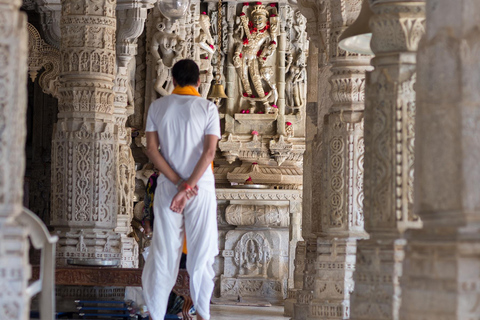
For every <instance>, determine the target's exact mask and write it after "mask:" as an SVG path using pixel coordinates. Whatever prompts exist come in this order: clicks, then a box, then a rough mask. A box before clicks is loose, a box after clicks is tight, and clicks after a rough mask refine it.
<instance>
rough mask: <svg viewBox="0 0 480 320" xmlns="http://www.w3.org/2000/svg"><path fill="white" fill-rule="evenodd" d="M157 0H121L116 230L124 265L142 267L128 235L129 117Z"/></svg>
mask: <svg viewBox="0 0 480 320" xmlns="http://www.w3.org/2000/svg"><path fill="white" fill-rule="evenodd" d="M151 7H153V1H152V0H150V1H148V0H144V1H132V0H118V1H117V8H116V9H117V24H118V26H119V27H118V30H117V75H116V78H115V87H114V90H115V102H114V105H115V111H114V118H115V124H116V125H117V127H118V148H119V149H118V152H119V158H118V167H117V178H118V181H117V183H118V185H117V196H118V216H117V227H116V229H115V231H116V232H118V233H119V234H120V236H121V242H122V247H121V248H122V250H121V253H122V262H121V264H122V267H125V268H136V267H138V244H137V242H136V241H135V239H134V238H129V237H127V234H128V233H129V232H130V231H131V226H130V222H131V220H132V218H133V195H134V192H135V161H134V159H133V155H132V149H131V147H130V144H131V129H130V128H127V127H126V126H125V125H126V122H127V118H128V117H129V116H130V115H132V114H133V111H134V97H133V95H134V93H133V86H132V84H131V81H132V74H133V75H134V73H135V71H134V70H135V68H134V66H133V65H132V64H131V63H132V61H134V60H133V58H134V57H135V54H136V53H137V38H138V37H139V36H140V35H141V34H142V32H143V28H144V25H145V19H146V18H147V10H148V8H151Z"/></svg>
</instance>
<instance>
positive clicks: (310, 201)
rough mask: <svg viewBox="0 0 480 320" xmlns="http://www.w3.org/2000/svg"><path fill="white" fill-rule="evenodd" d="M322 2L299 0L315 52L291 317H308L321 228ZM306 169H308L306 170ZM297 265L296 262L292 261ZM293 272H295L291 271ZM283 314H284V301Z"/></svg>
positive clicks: (326, 87)
mask: <svg viewBox="0 0 480 320" xmlns="http://www.w3.org/2000/svg"><path fill="white" fill-rule="evenodd" d="M325 6H326V3H325V1H320V2H314V1H299V10H300V11H301V12H302V14H303V15H304V16H305V17H306V19H307V32H308V35H309V37H310V41H311V44H312V45H314V46H315V47H316V48H318V49H316V50H317V51H318V52H315V54H312V51H313V50H312V45H311V46H310V53H309V54H310V56H309V63H308V65H309V68H308V70H309V73H308V78H309V81H311V83H313V84H314V86H315V87H316V88H317V90H311V89H310V88H309V91H308V94H307V99H308V101H309V102H308V104H307V110H306V116H307V122H306V139H307V145H306V149H307V151H306V155H305V156H306V162H305V165H304V170H305V171H304V184H305V186H304V207H305V209H304V211H303V226H302V236H303V238H304V243H300V246H299V247H297V252H299V253H301V254H303V255H302V256H297V257H296V259H302V258H303V265H299V266H297V265H296V268H298V267H300V269H301V271H302V273H303V275H302V283H301V285H302V286H301V287H300V289H299V290H298V291H297V292H296V293H295V299H294V301H293V304H294V306H293V319H295V320H305V319H307V316H308V311H309V304H310V302H311V301H312V299H313V291H314V284H315V274H316V270H315V264H316V259H317V237H318V234H319V232H320V228H321V214H322V212H323V208H322V205H323V202H324V195H323V193H322V192H321V190H323V186H322V179H323V170H324V167H325V166H324V161H323V159H324V156H323V152H322V150H323V141H322V138H323V134H322V132H323V117H324V116H325V113H326V112H327V111H328V110H329V109H330V107H331V104H332V101H331V98H330V95H329V92H330V83H329V82H328V79H329V78H330V77H331V71H330V66H329V65H328V64H327V63H326V59H325V57H326V55H325V51H326V46H325V44H326V42H325V40H324V39H326V37H327V36H328V32H327V30H326V26H327V23H326V21H327V20H328V18H329V16H328V15H327V14H326V10H325ZM309 170H310V171H309ZM296 264H297V261H296ZM295 272H297V271H296V270H295ZM285 306H286V308H285V313H286V314H288V313H287V312H288V310H287V306H288V304H287V302H286V303H285Z"/></svg>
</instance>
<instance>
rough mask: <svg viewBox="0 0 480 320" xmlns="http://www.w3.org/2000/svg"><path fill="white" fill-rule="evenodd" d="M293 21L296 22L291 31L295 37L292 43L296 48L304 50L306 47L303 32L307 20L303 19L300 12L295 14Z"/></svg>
mask: <svg viewBox="0 0 480 320" xmlns="http://www.w3.org/2000/svg"><path fill="white" fill-rule="evenodd" d="M295 19H296V20H297V24H296V25H294V26H293V29H294V30H295V31H296V33H297V36H296V37H295V39H294V40H293V42H294V43H295V44H296V45H297V47H298V48H304V46H305V45H306V41H305V40H306V35H305V30H306V29H307V18H305V17H304V16H303V15H302V13H301V12H300V11H297V12H295Z"/></svg>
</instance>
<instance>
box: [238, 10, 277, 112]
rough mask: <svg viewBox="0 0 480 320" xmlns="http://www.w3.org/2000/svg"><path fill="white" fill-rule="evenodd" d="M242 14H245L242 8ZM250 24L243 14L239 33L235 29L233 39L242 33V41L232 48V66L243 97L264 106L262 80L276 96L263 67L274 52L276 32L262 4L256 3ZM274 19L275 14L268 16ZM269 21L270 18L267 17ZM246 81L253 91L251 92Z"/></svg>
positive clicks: (271, 82)
mask: <svg viewBox="0 0 480 320" xmlns="http://www.w3.org/2000/svg"><path fill="white" fill-rule="evenodd" d="M244 8H245V7H244ZM244 11H246V10H245V9H244ZM251 16H252V21H249V19H248V18H247V17H246V14H245V12H242V14H241V15H240V22H241V25H242V26H243V31H241V29H239V28H237V29H236V30H235V31H236V34H237V36H239V35H241V34H242V33H244V37H243V40H242V41H241V43H240V44H239V45H238V46H237V47H236V49H235V53H234V56H233V63H234V66H235V68H237V71H238V73H239V75H240V79H241V82H242V85H243V89H244V94H243V95H244V97H246V98H257V97H258V98H260V99H261V100H262V101H263V102H264V104H265V106H266V107H267V105H268V102H267V101H266V99H263V98H267V92H265V90H264V88H263V84H262V79H263V80H264V81H266V82H267V83H268V85H269V86H270V88H271V89H272V92H273V94H274V96H275V97H277V96H278V93H277V89H276V86H275V83H274V81H273V70H272V69H271V68H270V67H268V66H266V63H267V62H268V59H269V58H270V57H271V56H272V55H273V54H274V53H275V51H276V48H277V42H276V41H275V40H276V36H277V32H273V31H272V30H276V29H278V28H277V23H276V18H274V22H275V23H270V21H269V16H270V15H269V12H268V11H267V9H265V6H264V5H262V4H258V3H257V4H256V5H255V6H254V8H253V10H252V12H251ZM272 16H276V15H272ZM270 19H271V20H272V19H273V18H270ZM250 81H251V82H252V83H253V87H254V89H255V93H256V95H255V94H254V90H252V87H251V85H250Z"/></svg>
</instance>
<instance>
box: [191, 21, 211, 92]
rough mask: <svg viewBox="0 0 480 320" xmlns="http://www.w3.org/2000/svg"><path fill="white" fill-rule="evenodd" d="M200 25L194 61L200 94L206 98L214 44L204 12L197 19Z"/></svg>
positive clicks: (209, 83)
mask: <svg viewBox="0 0 480 320" xmlns="http://www.w3.org/2000/svg"><path fill="white" fill-rule="evenodd" d="M198 24H199V26H200V29H199V35H198V37H197V40H196V44H197V46H198V51H197V57H196V59H195V60H196V61H197V64H198V67H199V69H200V80H201V83H200V88H199V89H200V90H199V91H200V94H201V95H202V97H204V98H206V97H207V95H208V92H209V91H210V86H211V84H212V80H213V66H212V58H213V54H214V53H215V46H214V41H213V38H212V35H211V33H210V26H211V24H210V17H209V16H208V15H207V13H206V12H203V13H202V14H201V15H200V19H199V21H198Z"/></svg>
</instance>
